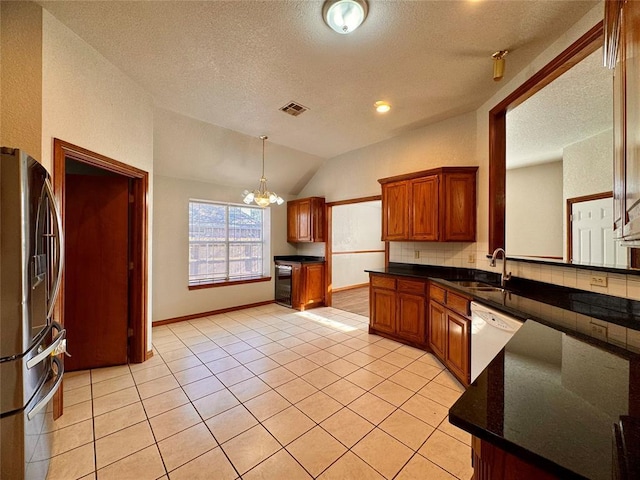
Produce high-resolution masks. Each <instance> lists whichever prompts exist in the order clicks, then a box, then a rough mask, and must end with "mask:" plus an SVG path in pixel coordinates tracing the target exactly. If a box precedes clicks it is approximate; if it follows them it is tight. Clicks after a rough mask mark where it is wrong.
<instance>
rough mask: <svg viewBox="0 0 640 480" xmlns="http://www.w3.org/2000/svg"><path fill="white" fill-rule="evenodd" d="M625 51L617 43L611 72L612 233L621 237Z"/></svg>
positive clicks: (623, 215)
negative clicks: (617, 50)
mask: <svg viewBox="0 0 640 480" xmlns="http://www.w3.org/2000/svg"><path fill="white" fill-rule="evenodd" d="M625 55H626V53H625V48H624V42H621V43H620V45H619V53H618V57H617V62H616V68H615V71H614V74H613V133H614V136H613V235H614V237H615V238H622V237H623V235H624V232H623V229H624V224H625V217H626V215H625V214H624V213H625V207H624V200H625V187H624V180H625V178H624V177H625V171H624V170H625V168H624V167H625V158H626V154H625V147H626V145H625V115H624V101H625V97H626V91H625V78H624V77H625V70H624V68H625V62H624V61H623V58H624V56H625Z"/></svg>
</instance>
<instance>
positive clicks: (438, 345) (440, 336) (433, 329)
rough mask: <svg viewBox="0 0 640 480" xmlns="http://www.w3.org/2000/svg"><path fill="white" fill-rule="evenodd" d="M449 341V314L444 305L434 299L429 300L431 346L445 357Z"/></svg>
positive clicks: (439, 354) (434, 351)
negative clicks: (446, 312) (447, 314)
mask: <svg viewBox="0 0 640 480" xmlns="http://www.w3.org/2000/svg"><path fill="white" fill-rule="evenodd" d="M446 341H447V316H446V314H445V311H444V307H443V306H442V305H440V304H439V303H436V302H434V301H433V300H432V301H430V302H429V346H430V347H431V350H433V353H435V355H436V356H437V357H438V358H440V359H443V358H444V355H445V353H444V352H445V350H446Z"/></svg>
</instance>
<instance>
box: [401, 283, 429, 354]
mask: <svg viewBox="0 0 640 480" xmlns="http://www.w3.org/2000/svg"><path fill="white" fill-rule="evenodd" d="M397 300H398V316H397V318H396V320H397V323H396V333H397V335H398V336H399V337H401V338H404V339H407V340H409V341H411V342H416V343H424V325H425V323H426V317H425V315H424V314H425V308H424V304H425V297H423V296H420V295H413V294H409V293H398V294H397Z"/></svg>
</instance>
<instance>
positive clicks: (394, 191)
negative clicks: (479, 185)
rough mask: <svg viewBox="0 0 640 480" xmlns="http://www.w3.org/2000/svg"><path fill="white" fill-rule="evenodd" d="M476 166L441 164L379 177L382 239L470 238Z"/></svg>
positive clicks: (473, 231) (472, 237)
mask: <svg viewBox="0 0 640 480" xmlns="http://www.w3.org/2000/svg"><path fill="white" fill-rule="evenodd" d="M477 171H478V167H442V168H436V169H433V170H425V171H422V172H416V173H410V174H406V175H399V176H396V177H389V178H382V179H380V180H378V182H380V184H381V185H382V240H386V241H388V240H416V241H439V242H473V241H475V239H476V173H477Z"/></svg>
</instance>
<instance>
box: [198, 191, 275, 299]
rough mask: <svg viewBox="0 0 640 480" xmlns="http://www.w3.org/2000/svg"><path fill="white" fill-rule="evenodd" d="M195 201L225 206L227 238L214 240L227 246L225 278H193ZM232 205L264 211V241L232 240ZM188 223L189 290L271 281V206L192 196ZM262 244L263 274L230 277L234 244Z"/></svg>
mask: <svg viewBox="0 0 640 480" xmlns="http://www.w3.org/2000/svg"><path fill="white" fill-rule="evenodd" d="M194 203H199V204H209V205H215V206H222V207H225V230H226V238H225V240H224V241H215V242H212V244H213V243H215V244H221V243H224V248H225V266H226V278H224V279H214V278H209V279H204V280H196V281H192V280H191V274H190V263H191V235H190V232H191V225H192V223H191V206H192V204H194ZM231 207H239V208H250V209H259V210H260V211H261V212H262V242H238V241H236V240H234V241H231V240H230V239H229V231H230V228H229V227H230V224H229V213H230V208H231ZM187 218H188V223H187V237H188V249H187V261H188V267H187V268H188V269H189V271H188V272H187V286H188V289H189V290H200V289H203V288H214V287H223V286H228V285H241V284H248V283H257V282H269V281H271V262H270V261H269V260H268V259H269V258H270V256H271V254H270V252H271V210H270V208H269V207H265V208H262V207H258V206H252V205H245V204H239V203H232V202H221V201H215V200H203V199H196V198H190V199H189V202H188V213H187ZM242 243H247V244H255V243H261V244H262V274H260V275H256V276H246V277H229V266H230V263H229V250H230V246H231V245H232V244H234V245H237V244H242Z"/></svg>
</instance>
